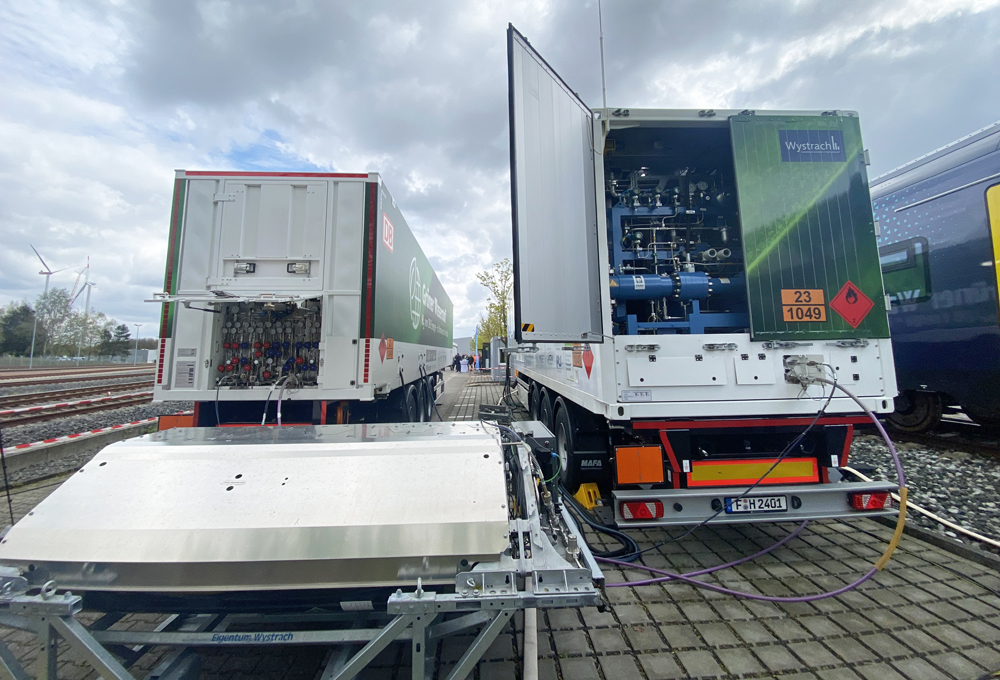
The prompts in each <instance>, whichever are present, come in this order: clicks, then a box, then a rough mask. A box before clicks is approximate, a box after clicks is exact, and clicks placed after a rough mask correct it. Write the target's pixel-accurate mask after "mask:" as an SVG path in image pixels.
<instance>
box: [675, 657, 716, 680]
mask: <svg viewBox="0 0 1000 680" xmlns="http://www.w3.org/2000/svg"><path fill="white" fill-rule="evenodd" d="M677 658H678V660H679V661H680V662H681V665H682V666H683V667H684V669H685V670H686V671H687V672H688V675H689V676H690V677H694V678H706V677H707V678H717V677H723V676H725V675H726V671H725V669H724V668H723V667H722V666H720V665H719V662H718V661H716V660H715V657H714V656H713V655H712V653H711V652H707V651H692V652H677Z"/></svg>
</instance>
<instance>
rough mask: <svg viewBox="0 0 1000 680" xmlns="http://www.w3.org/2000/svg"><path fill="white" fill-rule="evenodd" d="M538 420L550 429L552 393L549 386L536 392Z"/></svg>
mask: <svg viewBox="0 0 1000 680" xmlns="http://www.w3.org/2000/svg"><path fill="white" fill-rule="evenodd" d="M538 420H540V421H542V424H543V425H545V427H547V428H549V431H551V430H552V422H553V421H552V394H551V393H550V392H549V388H547V387H543V388H542V389H541V391H540V392H539V394H538Z"/></svg>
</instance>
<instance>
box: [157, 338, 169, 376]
mask: <svg viewBox="0 0 1000 680" xmlns="http://www.w3.org/2000/svg"><path fill="white" fill-rule="evenodd" d="M166 353H167V339H166V338H160V360H159V361H157V362H156V384H157V385H162V384H163V357H164V356H165V355H166Z"/></svg>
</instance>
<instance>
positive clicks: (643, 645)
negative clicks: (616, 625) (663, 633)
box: [622, 625, 666, 651]
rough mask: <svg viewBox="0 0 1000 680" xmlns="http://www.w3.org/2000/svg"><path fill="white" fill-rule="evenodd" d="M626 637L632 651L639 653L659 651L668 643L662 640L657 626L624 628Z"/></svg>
mask: <svg viewBox="0 0 1000 680" xmlns="http://www.w3.org/2000/svg"><path fill="white" fill-rule="evenodd" d="M622 630H623V631H624V633H625V637H627V638H628V641H629V644H631V645H632V649H635V650H637V651H644V650H657V649H663V648H664V647H666V643H665V642H664V641H663V639H662V638H660V631H659V629H658V628H657V627H656V626H652V625H650V626H641V625H634V626H622Z"/></svg>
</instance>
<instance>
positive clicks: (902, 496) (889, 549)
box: [875, 486, 906, 571]
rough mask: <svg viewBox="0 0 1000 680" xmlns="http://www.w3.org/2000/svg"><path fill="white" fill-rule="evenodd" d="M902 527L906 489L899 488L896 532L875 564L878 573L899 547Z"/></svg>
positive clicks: (904, 519)
mask: <svg viewBox="0 0 1000 680" xmlns="http://www.w3.org/2000/svg"><path fill="white" fill-rule="evenodd" d="M904 526H906V487H905V486H901V487H899V517H897V518H896V531H894V532H893V534H892V540H891V541H889V545H887V546H886V547H885V552H884V553H882V557H880V558H878V562H876V563H875V568H876V569H878V570H879V571H882V569H883V567H885V565H886V564H888V563H889V558H891V557H892V553H893V552H894V551H895V550H896V546H897V545H899V539H900V538H902V537H903V527H904Z"/></svg>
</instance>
